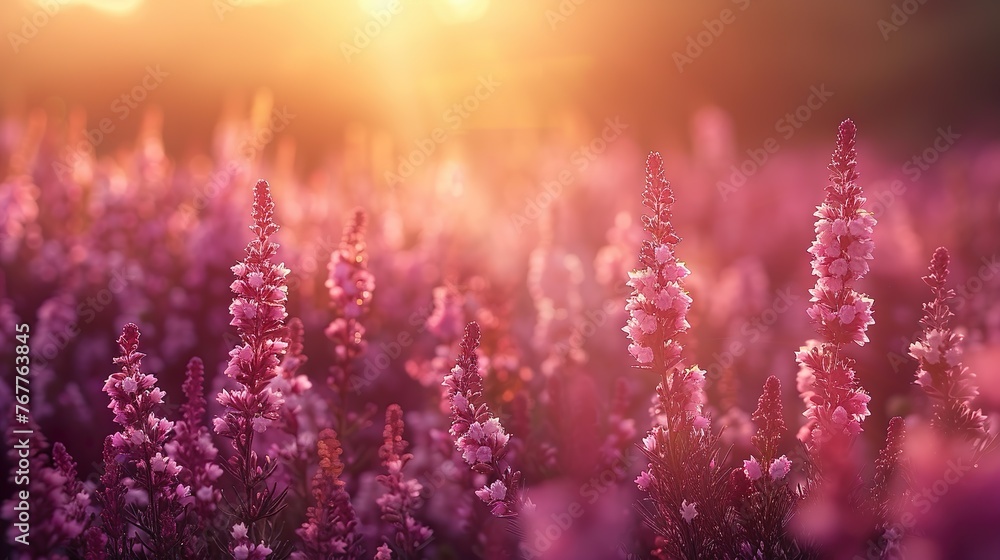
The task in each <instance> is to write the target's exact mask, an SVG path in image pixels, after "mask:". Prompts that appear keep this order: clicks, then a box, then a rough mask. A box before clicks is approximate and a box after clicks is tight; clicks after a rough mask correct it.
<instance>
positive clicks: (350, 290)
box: [326, 209, 375, 362]
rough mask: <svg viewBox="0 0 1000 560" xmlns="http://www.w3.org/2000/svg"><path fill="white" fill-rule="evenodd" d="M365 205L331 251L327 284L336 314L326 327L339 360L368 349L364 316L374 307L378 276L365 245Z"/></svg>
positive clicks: (345, 359) (354, 215) (352, 356)
mask: <svg viewBox="0 0 1000 560" xmlns="http://www.w3.org/2000/svg"><path fill="white" fill-rule="evenodd" d="M366 220H367V218H366V216H365V213H364V211H363V210H361V209H357V210H355V211H354V214H353V215H352V216H351V220H350V222H349V223H348V224H347V226H346V227H345V228H344V236H343V239H342V240H341V242H340V246H339V247H338V248H337V249H335V250H334V251H333V252H332V253H331V255H330V262H329V264H328V265H327V268H328V270H329V276H328V278H327V280H326V288H327V289H328V290H329V292H330V304H331V306H332V307H333V309H334V313H335V314H336V317H335V318H334V319H333V321H331V322H330V325H329V326H328V327H327V329H326V336H327V338H329V339H330V340H331V341H332V342H333V344H334V352H335V354H336V356H337V358H338V360H340V361H342V362H346V361H350V360H351V359H353V358H354V357H355V356H357V355H359V354H360V353H361V352H363V351H364V343H365V341H364V334H365V329H364V326H363V325H362V324H361V323H360V321H359V320H360V319H361V318H362V317H364V315H365V314H366V313H367V312H368V309H369V308H370V307H371V301H372V296H373V294H374V292H375V277H374V275H372V273H371V272H369V270H368V252H367V250H366V249H365V240H364V234H365V222H366Z"/></svg>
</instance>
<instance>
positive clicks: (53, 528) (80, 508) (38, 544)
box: [0, 420, 91, 560]
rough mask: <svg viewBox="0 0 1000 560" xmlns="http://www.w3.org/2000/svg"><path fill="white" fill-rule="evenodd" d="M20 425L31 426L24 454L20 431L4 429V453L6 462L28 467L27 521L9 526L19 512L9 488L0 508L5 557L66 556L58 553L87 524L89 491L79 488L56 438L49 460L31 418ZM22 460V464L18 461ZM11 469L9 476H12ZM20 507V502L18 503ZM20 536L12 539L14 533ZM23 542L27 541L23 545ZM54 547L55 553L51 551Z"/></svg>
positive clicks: (73, 468) (69, 460) (25, 559)
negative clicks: (6, 433) (24, 526)
mask: <svg viewBox="0 0 1000 560" xmlns="http://www.w3.org/2000/svg"><path fill="white" fill-rule="evenodd" d="M24 427H26V428H29V429H31V430H32V431H33V432H34V436H32V437H31V438H30V440H29V446H28V447H27V449H26V451H27V455H22V454H21V453H24V452H25V448H24V447H23V446H19V445H17V444H18V439H19V438H23V436H21V435H16V434H13V433H11V434H9V437H8V444H9V451H8V457H9V458H10V459H11V464H12V465H17V464H20V465H21V466H22V468H21V469H20V470H19V472H21V473H22V474H23V473H25V472H27V473H30V477H29V478H28V480H29V482H28V488H27V490H28V492H30V496H31V500H30V515H31V519H32V522H31V523H30V526H29V532H28V533H23V532H22V531H21V530H18V528H17V527H16V526H15V524H16V523H18V522H19V521H21V522H23V520H19V519H18V515H19V512H18V511H17V510H16V509H15V508H17V507H18V505H19V503H20V501H21V500H20V498H19V497H18V493H17V492H15V493H14V494H13V495H12V496H11V497H10V498H9V499H7V500H5V501H4V502H3V506H2V508H0V518H3V519H4V520H5V521H6V522H7V526H8V529H7V534H6V537H7V542H8V543H9V544H10V545H11V548H9V549H8V550H10V551H11V552H10V554H11V556H10V558H12V559H14V560H29V559H32V558H43V557H44V558H66V556H64V555H62V554H61V553H62V552H63V551H64V550H67V549H69V547H70V545H71V542H72V541H73V540H74V539H76V538H77V537H79V536H80V535H81V534H82V533H83V532H84V529H86V528H87V525H88V518H89V517H90V513H89V512H88V511H87V510H88V508H89V506H90V500H91V496H90V493H89V492H88V491H87V490H86V489H84V486H83V483H82V482H80V480H79V478H77V473H76V462H74V461H73V458H72V457H71V456H70V455H69V453H68V452H67V451H66V448H65V447H64V446H63V444H61V443H56V444H55V445H53V446H52V450H51V451H52V464H51V465H50V464H49V457H48V455H47V454H46V453H45V451H46V450H47V449H48V442H47V441H46V440H45V438H44V436H43V435H42V434H41V431H40V429H39V427H38V426H37V425H36V424H35V423H34V421H33V420H32V421H31V422H30V423H29V424H28V425H27V426H24ZM25 462H26V463H27V467H24V465H25ZM14 472H15V470H14V469H11V475H10V479H11V481H13V480H14V478H15V476H14ZM19 509H21V510H22V511H23V507H21V508H19ZM25 535H27V539H26V541H15V540H14V539H15V538H16V537H18V536H20V537H21V538H24V537H25ZM25 545H27V546H25ZM57 553H59V554H57Z"/></svg>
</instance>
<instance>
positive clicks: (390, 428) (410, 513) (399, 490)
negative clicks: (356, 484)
mask: <svg viewBox="0 0 1000 560" xmlns="http://www.w3.org/2000/svg"><path fill="white" fill-rule="evenodd" d="M403 428H404V424H403V409H402V408H400V407H399V405H396V404H393V405H389V408H388V409H386V411H385V430H384V431H383V432H382V438H383V444H382V447H381V448H380V449H379V457H380V458H381V459H382V466H383V467H385V469H386V470H387V471H388V474H382V475H379V476H378V477H376V480H377V481H378V483H379V484H381V485H382V486H384V487H385V489H386V491H385V493H384V494H383V495H382V496H381V497H379V498H378V500H376V503H377V504H378V507H379V510H380V512H381V518H382V521H385V522H386V523H391V524H392V525H393V526H394V527H395V530H396V538H395V540H394V542H395V543H396V545H397V546H399V547H400V548H401V549H402V551H403V552H404V553H405V555H406V556H409V555H412V554H413V553H414V552H415V551H416V550H419V549H420V547H422V546H423V545H424V544H426V543H427V541H428V540H429V539H430V538H431V536H432V535H433V532H432V531H431V530H430V528H428V527H426V526H424V525H423V524H421V523H420V522H419V521H417V520H416V518H415V517H414V513H415V511H416V510H417V508H419V507H420V506H421V503H422V500H421V498H420V492H421V491H422V490H423V485H421V484H420V483H419V482H417V480H416V479H414V478H407V477H405V476H404V474H403V468H404V467H406V464H407V463H408V462H409V461H410V459H412V458H413V456H412V455H410V454H409V453H407V452H406V448H407V445H408V443H407V442H406V440H404V439H403ZM500 499H501V500H502V499H503V498H502V497H501V498H500Z"/></svg>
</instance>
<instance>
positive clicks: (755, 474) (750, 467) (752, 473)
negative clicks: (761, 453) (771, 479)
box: [743, 456, 762, 480]
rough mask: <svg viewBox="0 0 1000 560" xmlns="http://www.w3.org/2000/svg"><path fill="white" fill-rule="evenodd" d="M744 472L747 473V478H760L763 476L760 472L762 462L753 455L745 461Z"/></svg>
mask: <svg viewBox="0 0 1000 560" xmlns="http://www.w3.org/2000/svg"><path fill="white" fill-rule="evenodd" d="M743 472H744V473H746V475H747V478H749V479H750V480H758V479H760V477H761V476H762V473H761V472H760V463H758V462H757V458H756V457H753V456H751V457H750V460H749V461H743Z"/></svg>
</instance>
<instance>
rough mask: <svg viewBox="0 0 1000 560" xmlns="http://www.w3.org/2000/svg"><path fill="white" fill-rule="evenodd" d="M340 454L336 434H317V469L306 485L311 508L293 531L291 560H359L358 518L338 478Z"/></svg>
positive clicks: (360, 548)
mask: <svg viewBox="0 0 1000 560" xmlns="http://www.w3.org/2000/svg"><path fill="white" fill-rule="evenodd" d="M342 453H343V449H341V447H340V441H339V440H338V439H337V433H336V432H334V431H333V430H331V429H325V430H323V431H322V432H320V434H319V440H318V441H317V455H318V456H319V470H318V471H316V474H315V476H313V479H312V483H311V485H310V490H311V492H312V498H313V505H312V506H309V508H308V509H307V510H306V522H305V523H303V524H302V526H301V527H299V528H298V529H296V530H295V534H296V535H298V537H299V546H298V549H297V550H296V551H295V552H293V553H292V556H291V557H292V559H293V560H323V559H326V558H343V559H345V560H360V559H361V558H362V540H361V535H360V534H358V530H357V529H358V527H357V526H358V517H357V515H356V514H355V512H354V507H353V506H351V498H350V496H349V495H348V494H347V489H346V488H345V484H344V481H343V480H341V479H340V475H341V474H342V473H343V472H344V463H343V462H342V461H341V460H340V455H341V454H342Z"/></svg>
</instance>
